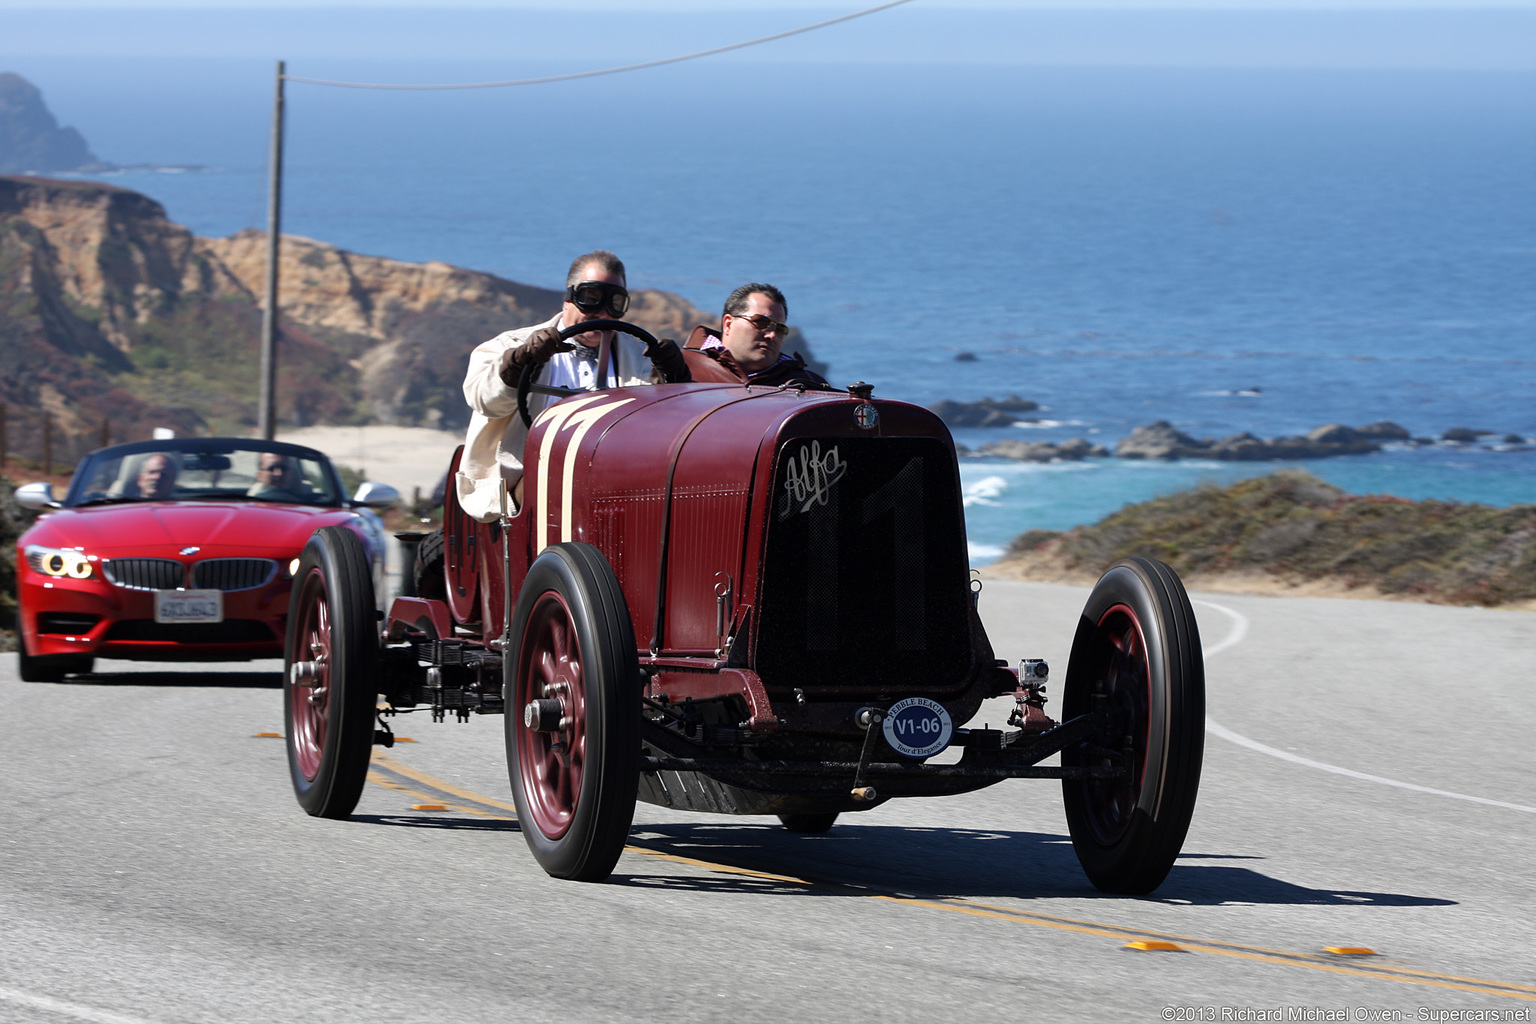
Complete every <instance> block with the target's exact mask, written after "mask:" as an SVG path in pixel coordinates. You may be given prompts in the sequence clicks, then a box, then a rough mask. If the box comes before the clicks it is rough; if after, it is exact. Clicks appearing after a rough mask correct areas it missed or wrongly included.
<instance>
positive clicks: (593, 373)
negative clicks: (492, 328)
mask: <svg viewBox="0 0 1536 1024" xmlns="http://www.w3.org/2000/svg"><path fill="white" fill-rule="evenodd" d="M628 309H629V290H628V288H627V287H626V283H625V276H624V264H623V262H622V261H621V260H620V259H619V258H618V257H617V256H615V255H614V254H613V253H611V252H609V251H607V250H606V249H598V250H597V251H595V252H589V253H587V254H585V255H583V256H578V257H576V259H575V260H574V261H573V262H572V263H571V269H570V271H569V272H568V273H567V274H566V278H565V303H564V304H563V305H562V306H561V308H560V312H559V313H557V314H556V315H555V316H553V317H551V318H550V319H549V320H546V321H545V322H544V323H542V324H535V325H534V326H532V327H520V328H518V329H517V330H513V331H506V332H504V333H502V334H498V335H497V336H496V337H494V338H492V339H491V340H490V341H487V342H485V343H484V344H482V345H480V346H478V347H477V348H476V349H475V350H474V352H472V353H471V354H470V357H469V372H468V373H467V374H465V376H464V398H465V400H466V401H467V402H468V403H469V407H470V409H471V410H472V411H473V416H472V417H471V419H470V422H469V433H468V436H467V437H466V438H465V439H464V457H463V459H462V460H461V461H460V463H459V473H458V477H457V479H456V480H455V481H454V486H455V488H456V489H457V494H458V498H459V504H460V505H461V506H462V507H463V508H464V511H465V512H467V513H468V514H469V515H470V516H472V517H474V518H475V519H478V520H480V521H481V522H486V523H488V522H490V521H492V520H493V519H495V518H496V516H497V514H498V513H499V512H500V503H499V498H498V483H499V481H501V480H505V481H506V482H507V487H508V489H509V491H510V493H511V494H512V500H513V504H514V505H521V504H522V483H523V444H524V442H525V441H527V439H528V428H527V427H526V426H525V425H524V424H523V419H522V417H521V416H520V415H518V411H517V384H518V379H519V378H520V377H521V376H522V373H523V370H524V368H525V367H526V366H528V365H529V364H534V365H536V366H538V367H539V371H538V375H537V377H536V378H535V382H536V383H539V384H546V385H551V386H555V387H568V388H593V387H596V388H605V387H629V386H631V385H634V384H650V383H652V382H653V378H652V374H651V370H652V365H653V359H654V365H655V368H656V369H657V370H659V371H660V374H659V375H660V377H661V379H662V380H663V381H665V382H666V383H669V384H676V383H681V382H684V381H687V380H690V379H691V378H690V376H689V373H688V364H687V363H685V362H684V361H683V354H682V351H681V350H680V349H679V348H678V347H677V343H676V342H674V341H671V340H669V339H662V340H661V342H660V345H659V346H658V349H657V351H656V352H655V353H653V356H652V357H651V358H647V356H646V354H645V346H644V345H643V344H642V343H641V342H639V341H637V340H635V339H634V338H631V337H629V336H628V335H616V334H615V332H613V331H588V332H587V333H585V334H578V335H576V336H574V337H573V338H571V339H569V340H568V341H561V340H560V338H559V332H560V330H561V329H562V328H568V327H573V326H575V325H576V324H579V323H583V322H585V321H588V320H622V319H623V318H624V313H625V312H626V311H627V310H628ZM572 342H574V344H572ZM550 401H552V399H550V398H549V397H547V396H543V395H530V396H529V403H528V408H529V412H531V413H532V414H533V415H534V416H535V417H537V416H538V414H539V411H540V410H542V409H543V408H544V406H545V405H546V404H548V403H549V402H550Z"/></svg>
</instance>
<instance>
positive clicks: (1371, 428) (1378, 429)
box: [1358, 420, 1413, 441]
mask: <svg viewBox="0 0 1536 1024" xmlns="http://www.w3.org/2000/svg"><path fill="white" fill-rule="evenodd" d="M1358 433H1360V434H1361V435H1363V436H1365V437H1369V438H1371V439H1372V440H1374V441H1406V440H1408V439H1409V438H1411V437H1412V436H1413V435H1412V434H1410V433H1408V429H1407V428H1406V427H1400V426H1398V425H1397V424H1396V423H1393V422H1392V421H1391V420H1379V421H1378V422H1376V423H1368V424H1366V425H1365V426H1363V427H1361V428H1360V430H1359V431H1358Z"/></svg>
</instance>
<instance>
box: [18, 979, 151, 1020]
mask: <svg viewBox="0 0 1536 1024" xmlns="http://www.w3.org/2000/svg"><path fill="white" fill-rule="evenodd" d="M0 1003H12V1004H19V1005H21V1006H30V1007H31V1008H32V1009H34V1010H45V1011H47V1012H48V1013H56V1014H58V1015H59V1016H61V1017H70V1018H73V1019H75V1020H86V1021H91V1022H92V1024H153V1022H151V1021H148V1020H145V1019H144V1018H143V1017H128V1016H124V1015H123V1014H121V1013H111V1012H109V1011H107V1010H98V1009H96V1008H95V1007H92V1006H82V1005H80V1004H79V1003H70V1002H65V1001H64V1000H63V999H54V998H53V997H51V996H40V995H36V994H34V993H31V992H19V991H17V990H16V989H14V988H5V987H4V986H0Z"/></svg>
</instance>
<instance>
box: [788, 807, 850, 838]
mask: <svg viewBox="0 0 1536 1024" xmlns="http://www.w3.org/2000/svg"><path fill="white" fill-rule="evenodd" d="M779 821H781V822H783V824H784V829H785V831H787V832H798V833H800V834H801V835H805V836H819V835H821V834H823V833H824V832H827V831H829V830H830V829H831V828H832V826H833V825H834V824H835V823H836V822H837V812H836V811H826V812H824V813H820V814H781V815H779Z"/></svg>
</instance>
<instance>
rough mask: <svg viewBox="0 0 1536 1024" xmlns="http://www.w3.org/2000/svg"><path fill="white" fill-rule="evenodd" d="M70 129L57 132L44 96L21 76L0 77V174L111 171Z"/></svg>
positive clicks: (57, 126) (4, 74)
mask: <svg viewBox="0 0 1536 1024" xmlns="http://www.w3.org/2000/svg"><path fill="white" fill-rule="evenodd" d="M110 169H111V165H110V164H104V163H102V162H101V161H100V160H97V159H96V157H95V156H93V155H92V154H91V151H90V148H89V147H87V146H86V144H85V139H84V138H82V137H81V135H80V133H79V132H77V131H75V130H74V129H73V128H60V127H59V123H58V122H57V121H55V120H54V119H53V115H52V114H50V113H49V112H48V107H47V105H46V104H44V103H43V94H42V93H40V92H38V90H37V87H36V86H35V85H33V84H32V83H31V82H29V81H27V80H26V79H25V78H22V77H21V76H20V75H15V74H11V73H9V72H6V73H3V74H0V174H21V173H31V174H48V173H53V172H58V171H102V170H110Z"/></svg>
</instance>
